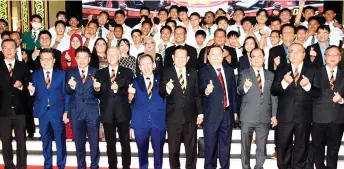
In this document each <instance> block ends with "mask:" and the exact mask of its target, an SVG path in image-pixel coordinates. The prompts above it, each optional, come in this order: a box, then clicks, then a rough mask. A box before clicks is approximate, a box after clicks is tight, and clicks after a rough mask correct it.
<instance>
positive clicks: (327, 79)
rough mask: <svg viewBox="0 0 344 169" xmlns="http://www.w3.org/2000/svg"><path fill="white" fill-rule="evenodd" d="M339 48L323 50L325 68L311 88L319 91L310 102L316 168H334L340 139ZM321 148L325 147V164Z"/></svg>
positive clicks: (343, 76)
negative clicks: (314, 87)
mask: <svg viewBox="0 0 344 169" xmlns="http://www.w3.org/2000/svg"><path fill="white" fill-rule="evenodd" d="M340 59H341V54H340V49H339V48H338V47H337V46H330V47H328V48H327V49H326V51H325V60H326V66H325V67H323V68H321V69H320V71H319V80H317V81H316V83H315V84H314V86H316V87H319V88H321V95H320V96H319V97H317V98H315V99H314V100H313V110H315V111H313V124H312V138H313V141H312V142H313V147H314V149H313V151H314V152H313V153H314V162H315V167H316V168H327V169H336V168H337V161H338V152H339V148H340V145H341V139H342V136H343V130H342V128H341V127H342V125H343V123H344V114H343V103H344V100H343V98H342V96H343V95H344V84H343V83H341V82H342V81H343V80H344V71H343V70H341V69H339V68H338V63H339V61H340ZM325 146H327V153H326V156H327V157H326V165H327V166H325V165H324V160H325Z"/></svg>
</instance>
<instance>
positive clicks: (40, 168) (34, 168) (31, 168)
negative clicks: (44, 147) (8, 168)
mask: <svg viewBox="0 0 344 169" xmlns="http://www.w3.org/2000/svg"><path fill="white" fill-rule="evenodd" d="M0 169H4V165H3V164H0ZM27 169H43V166H31V165H30V166H28V167H27ZM53 169H58V168H57V167H54V168H53ZM65 169H77V167H68V166H67V167H66V168H65ZM99 169H107V168H102V167H101V168H99Z"/></svg>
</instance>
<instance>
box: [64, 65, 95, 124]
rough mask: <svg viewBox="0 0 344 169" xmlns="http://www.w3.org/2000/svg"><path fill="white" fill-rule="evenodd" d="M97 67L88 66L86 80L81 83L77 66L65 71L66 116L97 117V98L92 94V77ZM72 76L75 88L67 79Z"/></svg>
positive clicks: (71, 117)
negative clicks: (67, 105)
mask: <svg viewBox="0 0 344 169" xmlns="http://www.w3.org/2000/svg"><path fill="white" fill-rule="evenodd" d="M96 71H97V69H95V68H93V67H88V72H87V73H88V74H87V75H85V76H86V82H85V83H83V82H82V79H81V75H80V72H79V68H78V67H76V68H72V69H69V70H68V71H67V72H66V93H67V94H68V95H69V96H70V101H69V111H68V117H69V118H70V119H72V120H85V119H97V118H98V117H99V104H98V98H96V97H95V96H94V88H93V77H94V76H95V74H96ZM71 77H73V78H74V80H75V82H76V87H75V89H72V88H71V87H70V86H69V84H68V81H69V80H70V79H71Z"/></svg>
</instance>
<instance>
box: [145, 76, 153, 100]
mask: <svg viewBox="0 0 344 169" xmlns="http://www.w3.org/2000/svg"><path fill="white" fill-rule="evenodd" d="M146 80H147V83H148V87H147V93H148V96H149V98H151V97H152V89H153V85H152V82H151V80H150V78H149V77H147V78H146Z"/></svg>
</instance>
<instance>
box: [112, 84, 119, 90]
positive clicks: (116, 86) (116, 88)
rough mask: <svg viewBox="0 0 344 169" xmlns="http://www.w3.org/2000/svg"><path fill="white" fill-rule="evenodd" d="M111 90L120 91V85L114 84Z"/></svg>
mask: <svg viewBox="0 0 344 169" xmlns="http://www.w3.org/2000/svg"><path fill="white" fill-rule="evenodd" d="M111 90H118V85H117V83H116V82H113V83H112V85H111Z"/></svg>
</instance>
